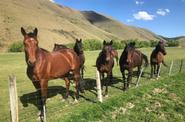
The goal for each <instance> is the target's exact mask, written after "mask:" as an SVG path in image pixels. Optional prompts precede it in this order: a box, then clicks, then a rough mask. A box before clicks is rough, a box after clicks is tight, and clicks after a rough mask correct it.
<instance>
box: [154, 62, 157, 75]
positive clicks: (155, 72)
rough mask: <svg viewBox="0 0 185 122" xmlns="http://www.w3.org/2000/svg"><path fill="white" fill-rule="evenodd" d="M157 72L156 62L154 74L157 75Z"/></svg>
mask: <svg viewBox="0 0 185 122" xmlns="http://www.w3.org/2000/svg"><path fill="white" fill-rule="evenodd" d="M156 74H157V69H156V64H154V75H155V76H156Z"/></svg>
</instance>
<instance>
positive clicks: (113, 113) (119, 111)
mask: <svg viewBox="0 0 185 122" xmlns="http://www.w3.org/2000/svg"><path fill="white" fill-rule="evenodd" d="M126 111H127V109H126V108H124V107H120V108H118V109H116V110H115V111H113V112H112V113H111V115H112V119H116V117H117V115H118V114H123V115H124V114H125V113H126Z"/></svg>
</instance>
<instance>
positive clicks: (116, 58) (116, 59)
mask: <svg viewBox="0 0 185 122" xmlns="http://www.w3.org/2000/svg"><path fill="white" fill-rule="evenodd" d="M115 58H116V63H117V65H118V64H119V63H118V56H115Z"/></svg>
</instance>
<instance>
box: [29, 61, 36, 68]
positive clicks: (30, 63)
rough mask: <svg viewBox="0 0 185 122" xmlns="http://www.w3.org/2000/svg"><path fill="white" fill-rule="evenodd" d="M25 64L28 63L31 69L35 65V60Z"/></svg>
mask: <svg viewBox="0 0 185 122" xmlns="http://www.w3.org/2000/svg"><path fill="white" fill-rule="evenodd" d="M27 63H28V65H29V66H32V67H33V66H34V65H35V63H36V60H33V61H32V60H28V61H27Z"/></svg>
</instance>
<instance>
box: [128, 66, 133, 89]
mask: <svg viewBox="0 0 185 122" xmlns="http://www.w3.org/2000/svg"><path fill="white" fill-rule="evenodd" d="M132 73H133V71H132V69H129V71H128V79H127V89H128V88H129V85H130V82H131V83H132Z"/></svg>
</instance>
